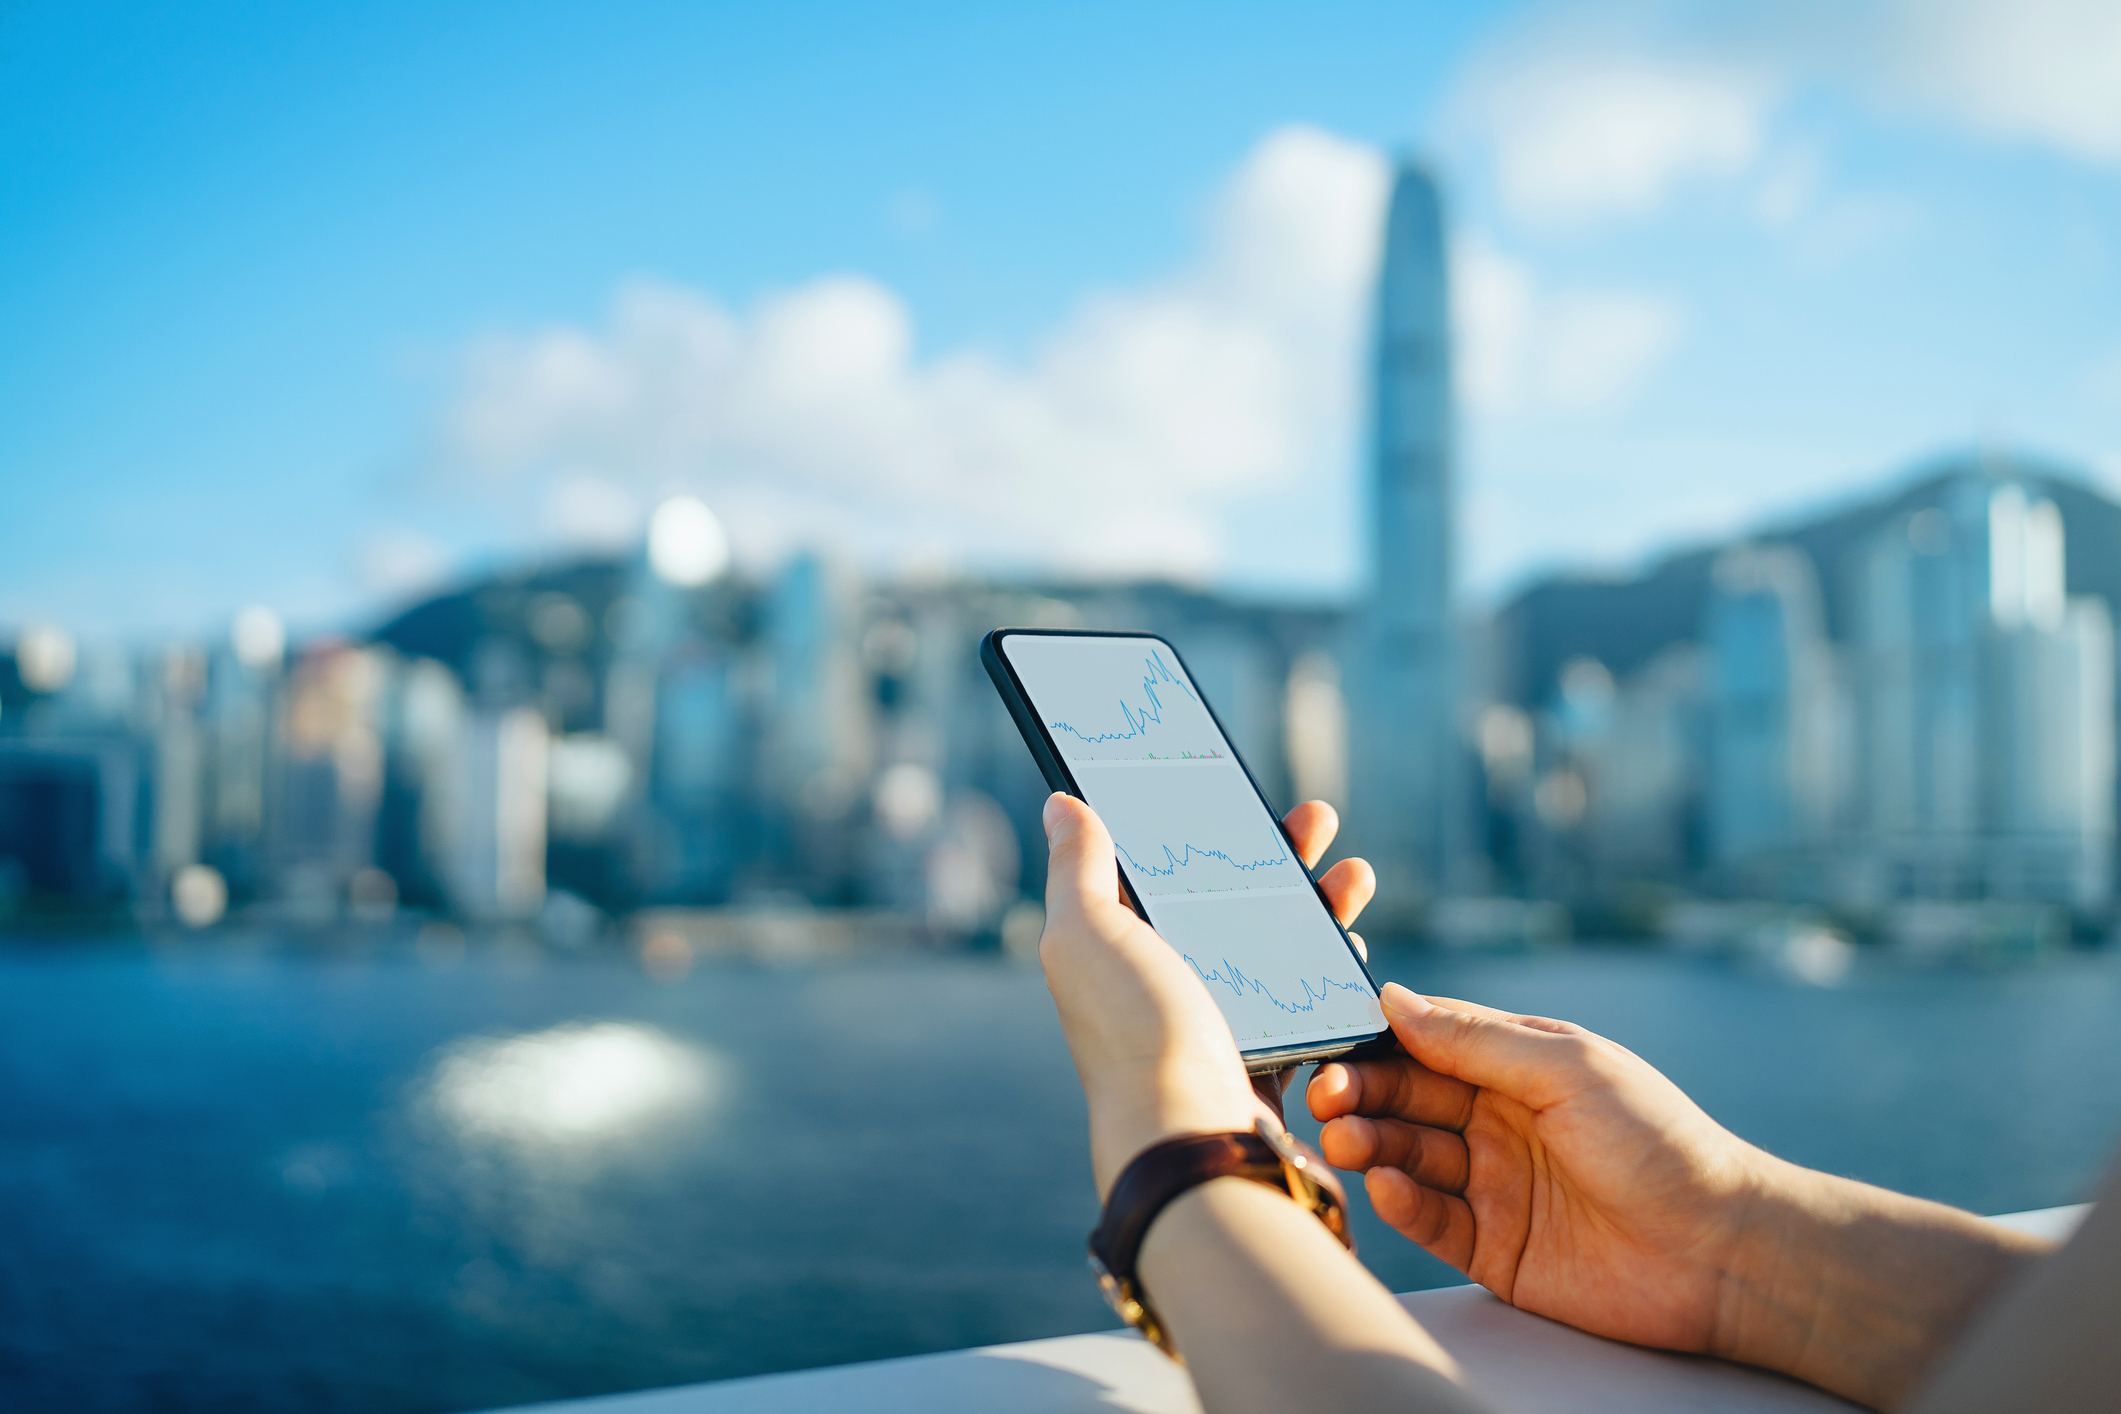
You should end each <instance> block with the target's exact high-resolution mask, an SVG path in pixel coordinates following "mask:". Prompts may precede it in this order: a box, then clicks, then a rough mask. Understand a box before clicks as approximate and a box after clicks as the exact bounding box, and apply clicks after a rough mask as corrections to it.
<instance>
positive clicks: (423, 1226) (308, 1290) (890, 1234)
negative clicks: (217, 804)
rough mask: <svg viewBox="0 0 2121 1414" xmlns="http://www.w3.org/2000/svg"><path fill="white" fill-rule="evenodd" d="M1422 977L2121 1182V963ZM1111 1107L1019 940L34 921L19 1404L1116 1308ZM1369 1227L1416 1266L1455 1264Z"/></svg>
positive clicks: (1024, 1323)
mask: <svg viewBox="0 0 2121 1414" xmlns="http://www.w3.org/2000/svg"><path fill="white" fill-rule="evenodd" d="M1378 963H1379V971H1380V973H1381V975H1383V976H1387V977H1392V978H1396V979H1398V980H1401V981H1404V982H1406V983H1408V984H1409V985H1412V986H1415V987H1418V988H1421V989H1423V990H1427V991H1432V992H1438V993H1443V994H1446V995H1455V996H1462V997H1469V998H1475V999H1478V1000H1481V1001H1486V1002H1490V1003H1493V1004H1496V1005H1501V1006H1505V1007H1509V1008H1513V1009H1517V1010H1522V1011H1531V1012H1538V1013H1542V1014H1547V1015H1557V1016H1566V1017H1569V1018H1571V1019H1574V1020H1578V1021H1581V1022H1583V1023H1585V1024H1587V1025H1590V1026H1592V1027H1594V1028H1596V1029H1598V1030H1600V1031H1602V1032H1604V1033H1605V1034H1607V1035H1610V1036H1613V1037H1615V1038H1616V1039H1618V1040H1620V1041H1622V1042H1624V1043H1625V1044H1627V1045H1628V1046H1630V1047H1631V1048H1633V1049H1634V1050H1636V1051H1637V1052H1639V1053H1640V1054H1642V1055H1644V1056H1645V1057H1647V1058H1648V1059H1649V1060H1651V1061H1652V1062H1654V1063H1656V1064H1658V1065H1659V1066H1661V1067H1663V1068H1664V1069H1665V1070H1666V1071H1667V1072H1669V1073H1670V1074H1671V1075H1673V1076H1674V1078H1676V1079H1677V1080H1679V1082H1680V1083H1681V1084H1682V1085H1684V1086H1685V1087H1686V1088H1687V1089H1688V1090H1689V1091H1690V1092H1692V1093H1693V1094H1694V1095H1695V1096H1696V1097H1697V1098H1699V1099H1700V1100H1701V1101H1702V1103H1703V1104H1704V1105H1705V1106H1706V1107H1707V1108H1708V1109H1709V1111H1710V1112H1711V1113H1713V1114H1715V1115H1716V1116H1717V1117H1718V1118H1720V1119H1721V1120H1723V1121H1724V1122H1725V1123H1726V1124H1728V1125H1730V1126H1731V1127H1732V1128H1733V1129H1735V1130H1737V1131H1738V1132H1739V1133H1741V1134H1743V1135H1745V1136H1746V1137H1748V1138H1750V1139H1753V1140H1755V1141H1757V1142H1759V1143H1761V1144H1763V1145H1765V1146H1766V1147H1768V1148H1770V1149H1773V1150H1775V1151H1776V1152H1779V1153H1782V1154H1784V1155H1787V1156H1788V1157H1790V1158H1793V1159H1796V1160H1798V1161H1800V1162H1803V1163H1807V1164H1811V1165H1815V1166H1818V1167H1823V1168H1827V1169H1831V1170H1834V1171H1836V1172H1840V1173H1846V1174H1851V1175H1854V1176H1857V1177H1860V1178H1864V1179H1867V1180H1870V1181H1873V1182H1877V1183H1882V1184H1886V1185H1890V1186H1893V1187H1896V1188H1902V1189H1907V1190H1910V1191H1914V1192H1918V1193H1923V1194H1927V1195H1929V1196H1933V1197H1936V1198H1940V1199H1944V1200H1946V1201H1950V1202H1954V1203H1959V1204H1963V1205H1965V1206H1968V1207H1971V1208H1975V1209H1980V1210H1986V1211H2002V1210H2010V1209H2022V1208H2030V1207H2039V1206H2045V1205H2049V1204H2055V1203H2063V1202H2072V1201H2076V1200H2079V1199H2081V1198H2083V1197H2084V1196H2086V1193H2087V1190H2088V1188H2089V1186H2090V1184H2091V1183H2092V1181H2093V1179H2094V1177H2095V1175H2096V1174H2097V1172H2098V1170H2099V1169H2100V1167H2101V1166H2102V1164H2103V1163H2104V1162H2105V1161H2106V1158H2107V1155H2108V1154H2109V1152H2110V1150H2111V1149H2112V1148H2113V1146H2114V1144H2115V1141H2116V1138H2117V1135H2121V1044H2117V1035H2121V957H2117V956H2116V955H2115V954H2114V953H2112V952H2110V951H2108V952H2091V953H2070V954H2065V955H2063V956H2061V957H2059V958H2053V959H2050V960H2048V961H2046V962H2042V963H2037V964H2028V965H2024V966H2020V967H2017V968H2014V969H2011V970H2001V971H1975V970H1948V969H1947V970H1903V969H1896V968H1894V967H1892V966H1891V965H1889V964H1886V963H1884V962H1878V961H1873V960H1870V959H1869V958H1866V959H1864V960H1863V961H1861V962H1859V964H1858V966H1857V967H1856V968H1855V970H1854V971H1853V972H1851V973H1850V974H1849V975H1848V976H1847V977H1845V978H1844V979H1842V980H1841V981H1840V983H1839V985H1836V986H1833V987H1817V986H1810V985H1805V984H1803V983H1801V982H1799V981H1796V980H1792V979H1790V978H1788V977H1786V976H1784V975H1782V974H1779V973H1773V972H1768V971H1764V970H1757V969H1755V968H1752V967H1749V966H1747V965H1744V964H1741V963H1735V962H1729V961H1721V960H1714V959H1704V958H1688V957H1680V956H1674V955H1670V954H1659V953H1650V952H1639V951H1632V950H1627V949H1618V948H1598V947H1585V948H1577V949H1574V950H1570V951H1566V952H1560V953H1552V954H1544V955H1535V954H1526V955H1508V956H1498V955H1466V954H1450V953H1439V952H1433V951H1406V952H1387V953H1383V954H1381V955H1380V958H1379V960H1378ZM437 964H446V965H437ZM1082 1131H1083V1124H1082V1106H1081V1101H1080V1098H1079V1095H1078V1093H1077V1091H1076V1087H1075V1081H1074V1076H1073V1073H1072V1071H1071V1069H1070V1067H1069V1064H1068V1060H1067V1057H1066V1054H1065V1052H1064V1051H1063V1049H1062V1046H1061V1041H1060V1036H1059V1032H1058V1029H1057V1027H1056V1026H1055V1024H1054V1021H1053V1018H1052V1012H1051V1006H1050V1003H1049V1001H1048V999H1047V997H1046V995H1045V991H1044V988H1043V986H1042V985H1041V983H1040V981H1039V978H1038V976H1037V973H1036V971H1035V969H1032V968H1029V967H1026V966H1023V965H1021V964H1017V963H1012V962H1010V961H1009V960H1007V959H1005V958H1000V957H977V956H957V957H942V956H913V957H908V956H896V957H890V958H877V959H868V960H858V961H846V962H838V963H825V964H816V963H813V964H808V965H803V966H793V967H768V966H762V965H757V964H749V963H737V962H731V963H723V964H714V965H707V966H701V967H697V968H695V969H693V970H692V971H690V972H689V973H687V974H686V975H684V976H683V977H682V978H679V979H677V980H675V981H669V980H664V981H658V980H656V979H654V978H651V977H650V976H648V975H646V974H645V973H643V972H642V970H641V969H640V968H639V967H638V966H637V965H636V964H635V963H634V962H633V961H632V960H631V959H629V958H625V957H621V956H617V955H610V956H595V957H564V958H562V957H553V956H546V955H540V954H537V953H534V952H530V951H526V950H520V949H517V950H511V949H506V948H492V949H480V948H473V949H472V950H471V951H470V952H468V953H467V954H465V955H463V956H461V957H451V956H440V957H437V956H430V957H428V958H427V959H426V961H424V962H423V961H422V960H421V958H420V957H419V956H417V955H416V953H415V952H414V951H413V950H412V949H411V948H410V947H406V946H397V945H369V946H356V945H352V944H348V945H346V946H343V947H339V948H335V949H331V950H328V951H325V952H321V953H320V952H318V951H316V950H314V949H306V950H298V949H296V948H293V947H289V946H278V945H274V944H273V943H272V942H271V941H270V940H260V939H255V938H252V939H240V938H229V939H218V940H208V941H192V942H187V943H185V944H183V945H181V946H154V945H149V944H146V943H140V942H128V943H107V944H84V943H80V942H73V941H69V942H65V943H59V942H51V943H35V942H25V943H17V944H12V945H9V946H8V947H7V948H5V949H0V1407H4V1408H7V1409H22V1410H41V1409H69V1410H119V1409H139V1408H155V1409H176V1410H194V1409H196V1410H209V1409H211V1410H224V1411H232V1410H247V1409H260V1410H263V1409H286V1408H296V1407H299V1408H302V1409H305V1410H311V1411H331V1410H364V1411H429V1410H432V1411H441V1410H462V1409H478V1408H487V1407H492V1406H495V1405H502V1404H509V1403H521V1402H527V1401H532V1400H539V1399H552V1398H558V1397H563V1396H568V1395H577V1394H588V1393H595V1392H601V1391H610V1390H619V1389H627V1388H639V1387H645V1386H653V1385H663V1384H672V1383H679V1382H684V1381H692V1380H703V1379H713V1378H718V1377H723V1376H730V1375H739V1374H747V1373H753V1372H758V1371H766V1370H776V1369H787V1368H793V1367H799V1366H806V1365H815V1364H825V1363H834V1362H840V1361H849V1360H862V1359H870V1358H876V1357H880V1356H889V1355H900V1354H908V1353H913V1352H918V1351H926V1350H937V1349H945V1348H951V1347H957V1346H965V1345H972V1344H979V1343H985V1342H991V1341H1000V1340H1010V1339H1019V1338H1025V1337H1032V1336H1040V1335H1052V1334H1060V1333H1065V1332H1071V1331H1081V1330H1091V1329H1102V1328H1107V1327H1109V1326H1111V1325H1112V1324H1113V1321H1112V1318H1111V1317H1110V1316H1109V1314H1108V1313H1107V1312H1106V1311H1105V1310H1104V1308H1103V1306H1102V1305H1101V1304H1100V1303H1099V1301H1098V1300H1097V1298H1096V1296H1095V1293H1094V1291H1093V1290H1092V1288H1091V1286H1090V1283H1089V1280H1088V1278H1087V1276H1086V1274H1085V1272H1084V1270H1083V1265H1082V1241H1083V1233H1084V1232H1085V1230H1086V1229H1087V1227H1088V1225H1089V1223H1090V1221H1091V1218H1092V1216H1093V1203H1092V1198H1091V1194H1090V1191H1089V1184H1088V1178H1087V1161H1086V1156H1085V1149H1084V1142H1083V1133H1082ZM1357 1192H1358V1193H1359V1188H1358V1190H1357ZM1358 1201H1359V1200H1358ZM1359 1232H1360V1236H1361V1239H1362V1251H1363V1255H1364V1257H1365V1258H1366V1259H1367V1260H1368V1261H1370V1263H1371V1264H1372V1266H1373V1267H1374V1268H1375V1269H1376V1270H1377V1271H1378V1273H1379V1274H1380V1275H1381V1276H1382V1277H1383V1278H1384V1279H1385V1280H1386V1281H1387V1282H1388V1283H1389V1284H1391V1285H1392V1286H1394V1287H1395V1288H1399V1289H1408V1288H1411V1287H1417V1286H1425V1285H1435V1284H1440V1283H1443V1282H1446V1281H1451V1280H1454V1279H1455V1276H1454V1274H1452V1273H1450V1272H1448V1271H1447V1270H1445V1269H1444V1268H1442V1267H1440V1266H1439V1265H1437V1264H1435V1263H1433V1262H1431V1261H1429V1260H1428V1259H1427V1258H1425V1257H1423V1256H1421V1254H1419V1253H1418V1252H1416V1251H1415V1250H1414V1249H1413V1248H1412V1247H1411V1246H1409V1245H1408V1244H1407V1243H1405V1242H1404V1241H1403V1240H1401V1239H1400V1238H1398V1237H1397V1236H1396V1235H1394V1234H1392V1233H1390V1232H1389V1231H1387V1230H1385V1229H1383V1228H1381V1227H1380V1226H1379V1225H1377V1224H1376V1222H1375V1220H1374V1219H1372V1218H1370V1217H1369V1215H1368V1214H1367V1211H1365V1212H1363V1213H1361V1214H1360V1215H1359Z"/></svg>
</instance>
